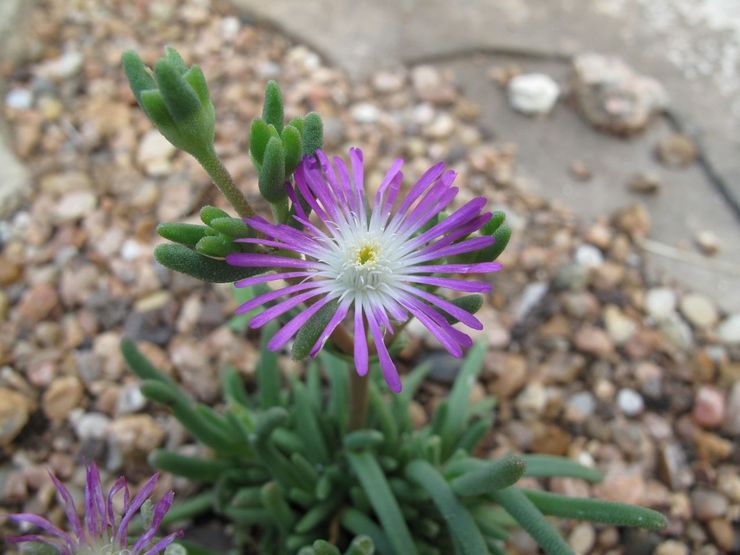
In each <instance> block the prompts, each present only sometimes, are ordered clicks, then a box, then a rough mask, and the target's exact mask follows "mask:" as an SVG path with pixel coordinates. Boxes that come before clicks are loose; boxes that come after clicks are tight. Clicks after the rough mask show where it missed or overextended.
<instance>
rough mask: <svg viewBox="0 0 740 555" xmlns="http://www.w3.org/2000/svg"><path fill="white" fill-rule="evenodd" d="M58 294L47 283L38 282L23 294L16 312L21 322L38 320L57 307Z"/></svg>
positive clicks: (28, 322) (29, 322) (33, 322)
mask: <svg viewBox="0 0 740 555" xmlns="http://www.w3.org/2000/svg"><path fill="white" fill-rule="evenodd" d="M58 304H59V295H57V291H56V289H54V288H53V287H52V286H51V285H49V284H48V283H38V284H36V285H34V286H33V287H31V288H30V289H29V290H27V291H26V293H25V294H24V295H23V298H22V299H21V302H20V305H19V306H18V314H19V315H20V317H21V320H22V322H23V323H26V324H35V323H37V322H40V321H41V320H43V319H44V318H46V317H47V316H49V314H50V313H51V312H52V311H53V310H54V309H55V308H56V307H57V305H58Z"/></svg>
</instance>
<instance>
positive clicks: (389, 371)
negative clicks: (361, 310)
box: [367, 314, 402, 393]
mask: <svg viewBox="0 0 740 555" xmlns="http://www.w3.org/2000/svg"><path fill="white" fill-rule="evenodd" d="M367 323H368V325H369V326H370V334H371V335H372V336H373V341H374V342H375V350H376V351H377V353H378V360H379V361H380V369H381V370H382V371H383V377H384V378H385V383H387V384H388V387H389V388H390V390H391V391H392V392H393V393H400V392H401V389H402V385H401V378H400V377H399V376H398V370H397V369H396V365H395V364H394V363H393V360H392V359H391V356H390V354H388V349H387V347H386V346H385V341H384V340H383V332H382V331H381V330H380V326H379V325H378V322H377V321H376V320H375V318H374V317H373V316H371V315H369V314H368V316H367Z"/></svg>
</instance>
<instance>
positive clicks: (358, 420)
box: [348, 370, 370, 432]
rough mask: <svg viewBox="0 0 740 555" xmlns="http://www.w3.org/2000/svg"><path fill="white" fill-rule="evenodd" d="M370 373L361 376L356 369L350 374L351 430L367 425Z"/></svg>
mask: <svg viewBox="0 0 740 555" xmlns="http://www.w3.org/2000/svg"><path fill="white" fill-rule="evenodd" d="M369 385H370V377H369V374H365V375H364V376H360V375H359V374H358V373H357V371H356V370H350V376H349V429H348V431H349V432H354V431H355V430H359V429H361V428H364V427H365V421H366V420H367V399H368V386H369Z"/></svg>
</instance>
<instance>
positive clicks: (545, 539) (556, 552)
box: [491, 487, 574, 555]
mask: <svg viewBox="0 0 740 555" xmlns="http://www.w3.org/2000/svg"><path fill="white" fill-rule="evenodd" d="M491 496H492V497H493V500H494V501H496V503H498V504H499V505H501V506H502V507H503V508H504V509H505V510H506V512H507V513H509V514H510V515H511V516H512V517H514V520H516V521H517V522H518V523H519V526H521V527H522V528H524V529H525V530H526V531H527V532H528V533H529V535H530V536H532V538H534V540H535V541H536V542H537V543H538V544H539V546H540V547H541V548H542V549H543V551H544V552H545V553H547V555H574V553H573V550H572V549H571V548H570V547H569V546H568V544H567V543H566V542H565V540H564V539H563V538H562V536H561V535H560V534H559V533H558V531H557V530H555V528H553V527H552V526H551V525H550V523H549V522H547V520H545V517H544V516H543V515H542V513H541V512H540V511H539V510H538V509H537V507H535V505H534V504H533V503H532V502H531V501H530V500H529V499H528V498H527V496H526V495H524V493H523V492H522V491H521V490H519V489H518V488H516V487H510V488H506V489H502V490H498V491H494V492H493V493H492V494H491Z"/></svg>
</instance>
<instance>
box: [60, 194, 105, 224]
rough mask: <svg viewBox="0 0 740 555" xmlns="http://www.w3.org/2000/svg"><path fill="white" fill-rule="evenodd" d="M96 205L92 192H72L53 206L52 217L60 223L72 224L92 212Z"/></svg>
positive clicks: (95, 198)
mask: <svg viewBox="0 0 740 555" xmlns="http://www.w3.org/2000/svg"><path fill="white" fill-rule="evenodd" d="M97 204H98V199H97V197H96V196H95V193H94V192H93V191H72V192H70V193H67V194H66V195H64V196H63V197H62V198H61V199H60V200H59V202H58V203H57V204H56V205H55V207H54V215H55V216H56V219H57V221H59V222H60V223H66V222H74V221H77V220H79V219H80V218H82V217H83V216H85V215H87V214H89V213H90V212H92V211H93V210H94V209H95V206H96V205H97Z"/></svg>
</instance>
